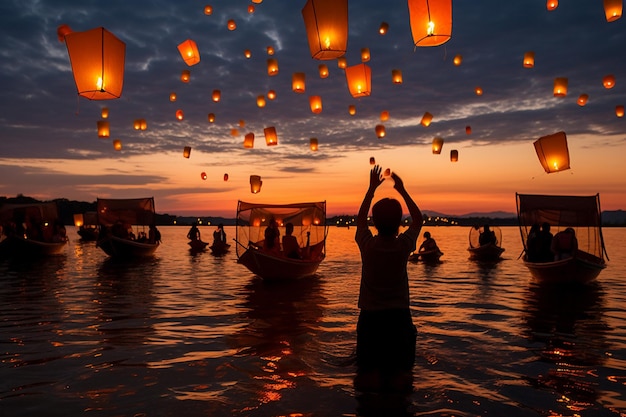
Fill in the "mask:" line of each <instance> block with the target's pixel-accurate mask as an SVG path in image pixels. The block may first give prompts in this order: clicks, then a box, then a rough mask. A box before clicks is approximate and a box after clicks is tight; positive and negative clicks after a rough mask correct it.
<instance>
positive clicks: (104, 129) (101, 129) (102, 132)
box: [97, 120, 111, 138]
mask: <svg viewBox="0 0 626 417" xmlns="http://www.w3.org/2000/svg"><path fill="white" fill-rule="evenodd" d="M97 125H98V137H99V138H108V137H109V136H110V135H111V131H110V129H109V122H107V121H105V120H98V122H97Z"/></svg>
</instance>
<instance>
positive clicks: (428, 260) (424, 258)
mask: <svg viewBox="0 0 626 417" xmlns="http://www.w3.org/2000/svg"><path fill="white" fill-rule="evenodd" d="M442 256H443V252H442V251H440V250H439V249H430V250H424V251H421V252H413V253H412V254H411V255H410V256H409V262H423V263H425V264H438V263H441V260H440V259H439V258H441V257H442Z"/></svg>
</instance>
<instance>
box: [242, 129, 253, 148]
mask: <svg viewBox="0 0 626 417" xmlns="http://www.w3.org/2000/svg"><path fill="white" fill-rule="evenodd" d="M243 147H244V148H247V149H251V148H254V133H252V132H250V133H247V134H246V135H245V136H244V138H243Z"/></svg>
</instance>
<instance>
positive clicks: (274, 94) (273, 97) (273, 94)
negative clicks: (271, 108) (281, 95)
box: [267, 90, 276, 100]
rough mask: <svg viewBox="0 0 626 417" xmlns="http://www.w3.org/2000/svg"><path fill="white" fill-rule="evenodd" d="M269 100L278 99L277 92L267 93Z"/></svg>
mask: <svg viewBox="0 0 626 417" xmlns="http://www.w3.org/2000/svg"><path fill="white" fill-rule="evenodd" d="M267 98H269V99H270V100H274V99H275V98H276V91H274V90H270V91H268V92H267Z"/></svg>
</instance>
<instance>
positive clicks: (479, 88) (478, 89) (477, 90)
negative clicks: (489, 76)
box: [474, 87, 483, 96]
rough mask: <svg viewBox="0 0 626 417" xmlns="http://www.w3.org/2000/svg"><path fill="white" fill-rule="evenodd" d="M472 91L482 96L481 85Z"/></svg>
mask: <svg viewBox="0 0 626 417" xmlns="http://www.w3.org/2000/svg"><path fill="white" fill-rule="evenodd" d="M474 93H476V95H477V96H482V95H483V89H482V87H476V88H474Z"/></svg>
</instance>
